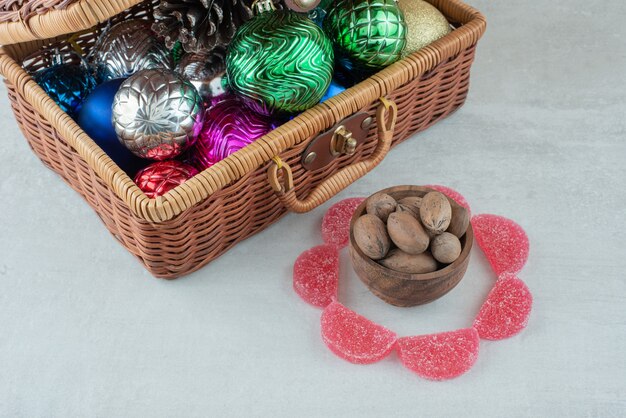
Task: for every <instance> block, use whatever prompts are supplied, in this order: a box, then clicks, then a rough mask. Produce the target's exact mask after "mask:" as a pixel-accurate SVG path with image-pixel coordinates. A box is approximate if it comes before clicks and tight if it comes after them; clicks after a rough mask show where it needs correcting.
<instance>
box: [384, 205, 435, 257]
mask: <svg viewBox="0 0 626 418" xmlns="http://www.w3.org/2000/svg"><path fill="white" fill-rule="evenodd" d="M387 230H388V231H389V237H390V238H391V240H392V241H393V243H394V244H396V246H397V247H398V248H400V249H401V250H402V251H404V252H405V253H409V254H421V253H423V252H424V251H426V250H427V249H428V244H429V243H430V239H429V238H428V234H427V233H426V231H425V230H424V227H423V226H422V224H420V222H419V221H418V220H417V219H415V218H414V217H413V216H412V215H411V214H410V213H408V212H394V213H392V214H391V215H389V219H388V220H387Z"/></svg>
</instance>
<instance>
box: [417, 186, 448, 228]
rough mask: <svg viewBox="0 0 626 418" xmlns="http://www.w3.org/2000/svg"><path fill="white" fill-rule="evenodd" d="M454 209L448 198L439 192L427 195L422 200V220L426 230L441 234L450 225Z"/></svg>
mask: <svg viewBox="0 0 626 418" xmlns="http://www.w3.org/2000/svg"><path fill="white" fill-rule="evenodd" d="M451 217H452V207H451V206H450V202H449V201H448V198H447V197H446V196H444V195H443V194H442V193H439V192H430V193H427V194H426V195H425V196H424V198H423V199H422V206H421V207H420V219H421V220H422V224H423V225H424V227H426V229H428V230H429V231H431V232H433V233H435V234H441V233H442V232H444V231H445V230H446V229H448V226H449V225H450V219H451Z"/></svg>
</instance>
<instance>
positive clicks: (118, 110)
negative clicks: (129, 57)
mask: <svg viewBox="0 0 626 418" xmlns="http://www.w3.org/2000/svg"><path fill="white" fill-rule="evenodd" d="M112 119H113V125H114V127H115V133H116V134H117V136H118V138H119V140H120V141H121V142H122V144H124V145H125V146H126V148H128V149H129V150H130V151H132V152H133V153H134V154H135V155H137V156H139V157H142V158H149V159H152V160H167V159H170V158H174V157H176V156H177V155H180V154H181V153H182V152H184V151H185V150H186V149H187V148H189V147H190V146H192V145H193V144H194V143H195V141H196V139H197V138H198V135H199V134H200V130H201V129H202V120H203V109H202V99H201V98H200V95H199V94H198V91H197V90H196V88H195V87H194V86H193V85H191V83H190V82H189V81H187V80H184V79H183V78H182V77H181V76H180V75H178V74H176V73H175V72H173V71H170V70H142V71H139V72H138V73H136V74H135V75H133V76H131V77H130V78H129V79H128V80H126V81H124V82H123V83H122V85H121V86H120V88H119V90H118V92H117V94H116V95H115V99H114V100H113V117H112Z"/></svg>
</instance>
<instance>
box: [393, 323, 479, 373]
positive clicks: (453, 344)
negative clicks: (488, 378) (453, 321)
mask: <svg viewBox="0 0 626 418" xmlns="http://www.w3.org/2000/svg"><path fill="white" fill-rule="evenodd" d="M479 345H480V340H479V338H478V333H477V332H476V330H475V329H473V328H467V329H461V330H458V331H452V332H443V333H440V334H430V335H420V336H417V337H404V338H400V339H399V340H398V344H397V347H398V354H399V356H400V360H401V361H402V364H404V365H405V366H406V367H407V368H408V369H409V370H412V371H413V372H415V373H417V374H418V375H420V376H422V377H424V378H426V379H431V380H445V379H452V378H453V377H457V376H460V375H462V374H463V373H465V372H467V371H468V370H469V369H471V368H472V366H473V365H474V363H475V362H476V359H477V358H478V348H479Z"/></svg>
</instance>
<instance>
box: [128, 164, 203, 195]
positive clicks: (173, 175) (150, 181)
mask: <svg viewBox="0 0 626 418" xmlns="http://www.w3.org/2000/svg"><path fill="white" fill-rule="evenodd" d="M196 174H198V170H196V169H195V168H194V167H192V166H190V165H188V164H184V163H181V162H180V161H176V160H172V161H160V162H158V163H153V164H150V165H149V166H148V167H146V168H144V169H143V170H140V171H139V172H138V173H137V175H136V176H135V183H136V184H137V186H139V188H140V189H141V190H142V191H143V192H144V193H145V194H146V196H148V197H149V198H150V199H154V198H155V197H157V196H162V195H164V194H165V193H167V192H169V191H170V190H172V189H173V188H175V187H177V186H180V185H181V184H183V183H184V182H186V181H187V180H189V179H190V178H192V177H193V176H195V175H196Z"/></svg>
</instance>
